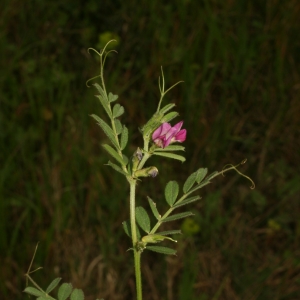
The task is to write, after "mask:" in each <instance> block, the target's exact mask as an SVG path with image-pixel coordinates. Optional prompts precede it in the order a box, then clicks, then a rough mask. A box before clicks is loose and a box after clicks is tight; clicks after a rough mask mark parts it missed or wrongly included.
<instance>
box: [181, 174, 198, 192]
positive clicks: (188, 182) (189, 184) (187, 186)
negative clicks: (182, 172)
mask: <svg viewBox="0 0 300 300" xmlns="http://www.w3.org/2000/svg"><path fill="white" fill-rule="evenodd" d="M196 176H197V173H196V172H194V173H192V174H191V175H190V176H189V177H188V178H187V180H186V181H185V183H184V185H183V192H184V193H185V194H186V193H187V192H188V191H189V190H190V189H191V188H192V186H193V185H194V183H195V182H196Z"/></svg>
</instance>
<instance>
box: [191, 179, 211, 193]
mask: <svg viewBox="0 0 300 300" xmlns="http://www.w3.org/2000/svg"><path fill="white" fill-rule="evenodd" d="M208 184H210V181H208V180H207V179H205V181H203V182H202V183H199V184H197V185H196V186H194V187H193V188H192V189H191V190H190V193H193V192H195V191H197V190H199V189H201V188H202V187H204V186H205V185H208Z"/></svg>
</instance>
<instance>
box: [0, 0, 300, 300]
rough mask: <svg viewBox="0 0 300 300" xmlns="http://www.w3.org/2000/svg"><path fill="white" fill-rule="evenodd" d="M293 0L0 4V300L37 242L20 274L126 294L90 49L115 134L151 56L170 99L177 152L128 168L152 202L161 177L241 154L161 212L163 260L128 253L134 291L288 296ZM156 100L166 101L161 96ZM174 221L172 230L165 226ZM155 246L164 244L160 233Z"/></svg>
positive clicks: (298, 132) (293, 186) (294, 123)
mask: <svg viewBox="0 0 300 300" xmlns="http://www.w3.org/2000/svg"><path fill="white" fill-rule="evenodd" d="M299 19H300V3H299V1H296V0H286V1H279V0H267V1H260V0H254V1H246V0H225V1H216V0H211V1H207V0H206V1H205V0H203V1H192V0H176V1H156V0H152V1H144V0H139V1H136V0H128V1H93V0H88V1H81V0H72V1H69V0H65V1H57V0H52V1H43V0H39V1H38V0H31V1H20V0H10V1H8V0H4V1H1V4H0V44H1V47H0V147H1V149H0V151H1V152H0V167H1V171H0V253H1V280H0V295H1V299H16V300H18V299H26V298H27V296H26V295H25V294H23V293H22V290H23V289H24V288H25V278H24V276H23V274H24V273H25V272H26V271H27V268H28V266H29V263H30V260H31V258H32V255H33V252H34V248H35V246H36V243H37V242H38V241H39V242H40V244H39V249H38V251H37V254H36V257H35V261H34V266H33V267H34V268H35V267H38V266H43V267H44V269H43V270H40V271H38V272H37V273H35V274H33V275H32V276H33V278H34V279H35V280H36V281H37V282H38V283H39V284H40V285H41V286H42V287H46V286H47V284H49V283H50V281H51V280H52V279H54V278H55V277H58V276H60V277H63V281H64V282H72V283H73V285H74V286H76V287H78V288H82V289H84V291H85V294H86V299H88V300H89V299H96V298H97V297H98V298H101V297H103V298H105V299H106V300H109V299H113V300H117V299H120V300H121V299H132V298H133V297H134V296H133V295H134V293H135V292H134V291H135V287H134V274H133V264H132V253H131V252H126V250H127V249H128V248H129V247H130V240H129V239H128V238H127V237H126V235H125V234H124V232H123V229H122V226H121V223H122V221H124V220H126V219H128V187H127V184H126V182H125V179H124V178H122V176H119V175H118V174H117V173H115V172H112V170H111V169H109V168H108V167H107V166H105V165H104V164H105V163H106V162H107V160H108V155H107V153H105V152H104V150H103V148H101V146H100V145H101V143H103V142H104V141H105V136H104V134H103V133H102V132H101V129H100V128H99V127H98V126H97V125H96V123H95V122H94V120H93V119H92V118H91V117H90V116H89V115H90V114H92V113H95V114H98V115H100V116H102V117H103V116H104V113H103V109H102V108H101V107H100V104H99V102H98V100H97V99H96V98H95V97H94V96H93V95H94V94H96V91H95V90H94V88H90V89H88V88H87V87H86V85H85V82H86V81H87V80H88V79H89V78H91V77H93V76H95V75H97V73H98V72H99V62H98V58H97V56H96V55H89V54H88V53H87V49H88V48H89V47H93V48H96V49H98V50H100V48H101V47H103V46H104V45H105V43H106V42H107V41H109V40H110V39H112V38H115V39H116V40H117V43H115V44H114V45H113V46H114V47H115V49H116V50H117V51H118V54H117V55H110V56H109V58H108V60H107V63H106V67H105V79H106V84H107V89H108V91H111V92H113V93H114V94H118V95H119V97H120V103H121V104H122V105H123V106H124V107H125V110H126V114H125V115H124V116H123V117H122V122H124V123H125V124H126V125H127V126H128V127H129V130H130V146H129V147H128V150H127V153H128V154H129V155H131V154H132V152H133V151H134V150H135V148H136V147H137V146H141V145H142V139H141V136H140V134H139V131H138V128H139V127H141V126H142V125H143V124H144V123H145V122H146V121H147V119H148V118H149V117H150V116H151V115H152V114H153V112H154V111H155V108H156V105H157V103H158V97H159V91H158V84H157V83H158V77H159V75H160V67H161V66H163V68H164V74H165V79H166V82H167V86H171V85H172V84H174V83H175V82H177V81H179V80H183V81H184V83H183V84H180V85H179V86H177V87H175V88H174V90H172V91H171V92H170V93H169V94H168V95H167V97H166V100H165V101H170V102H174V103H176V105H177V107H176V109H177V111H178V112H179V113H180V118H178V119H177V120H179V119H183V120H184V127H185V128H186V129H187V132H188V138H187V141H186V142H185V146H186V158H187V161H186V162H185V163H184V164H181V163H180V162H176V161H168V160H163V159H159V160H153V161H152V163H153V164H157V165H158V166H159V171H160V173H159V176H158V177H157V178H155V179H151V180H150V179H149V180H143V182H142V183H140V184H139V187H138V198H137V202H138V205H143V206H145V207H147V201H146V196H147V195H149V196H150V197H152V198H153V199H155V200H156V202H157V204H158V207H159V208H160V210H164V209H165V208H166V207H165V204H164V200H163V189H164V185H165V184H166V183H167V182H168V181H169V180H178V181H180V182H183V181H184V180H185V178H186V177H187V176H188V175H189V174H190V173H191V172H193V171H195V170H196V169H197V168H199V167H207V168H208V169H209V170H210V171H211V172H212V171H214V170H221V169H222V168H223V166H224V165H225V164H227V163H233V164H237V163H239V162H240V161H242V160H243V159H244V158H247V159H248V161H247V164H246V165H244V166H242V167H241V171H242V172H243V173H245V174H247V175H248V176H250V177H251V178H252V179H253V180H254V181H255V183H256V189H255V190H251V189H250V188H249V186H250V183H249V182H248V181H247V180H246V179H244V178H243V177H240V176H239V175H238V174H236V173H234V172H230V173H227V175H226V177H225V178H222V177H218V178H217V179H216V180H214V182H213V184H211V185H210V186H209V187H207V188H205V189H203V190H201V191H200V195H201V197H202V198H203V199H202V200H201V201H200V202H199V203H197V204H196V205H191V207H190V208H189V209H190V210H192V211H193V212H194V213H195V217H194V218H193V219H188V220H186V221H181V222H178V223H177V224H175V226H177V228H181V229H182V231H183V233H184V234H183V235H182V236H180V237H179V238H178V240H179V242H178V245H176V247H177V250H178V254H177V256H176V257H165V256H161V255H158V254H155V253H149V252H146V253H145V254H144V255H143V257H142V258H143V266H142V269H143V270H142V271H143V276H144V294H145V296H144V299H145V300H147V299H151V300H161V299H166V300H167V299H168V300H173V299H174V300H177V299H182V300H186V299H189V300H199V299H200V300H210V299H213V300H217V299H219V300H227V299H228V300H229V299H230V300H238V299H241V300H244V299H246V300H256V299H259V300H265V299H272V300H275V299H278V300H279V299H280V300H283V299H284V300H287V299H288V300H296V299H300V275H299V274H300V250H299V237H300V218H299V212H300V208H299V199H300V197H299V194H300V175H299V171H300V170H299V169H300V168H299V161H300V151H299V137H300V121H299V120H300V99H299V89H300V73H299V66H300V65H299V62H300V55H299V53H300V39H299V30H300V23H299ZM165 103H167V102H165ZM173 227H174V226H173ZM166 245H168V243H166Z"/></svg>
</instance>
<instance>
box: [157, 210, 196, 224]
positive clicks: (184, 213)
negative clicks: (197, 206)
mask: <svg viewBox="0 0 300 300" xmlns="http://www.w3.org/2000/svg"><path fill="white" fill-rule="evenodd" d="M193 215H194V214H193V213H192V212H190V211H187V212H182V213H179V214H175V215H172V216H169V217H167V218H165V219H163V220H162V222H171V221H175V220H178V219H182V218H186V217H189V216H193Z"/></svg>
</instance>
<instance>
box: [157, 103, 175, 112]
mask: <svg viewBox="0 0 300 300" xmlns="http://www.w3.org/2000/svg"><path fill="white" fill-rule="evenodd" d="M174 106H176V105H175V104H174V103H170V104H167V105H166V106H164V107H163V108H162V109H161V110H160V111H159V113H160V114H165V113H166V112H168V111H169V110H171V109H172V108H173V107H174Z"/></svg>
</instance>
